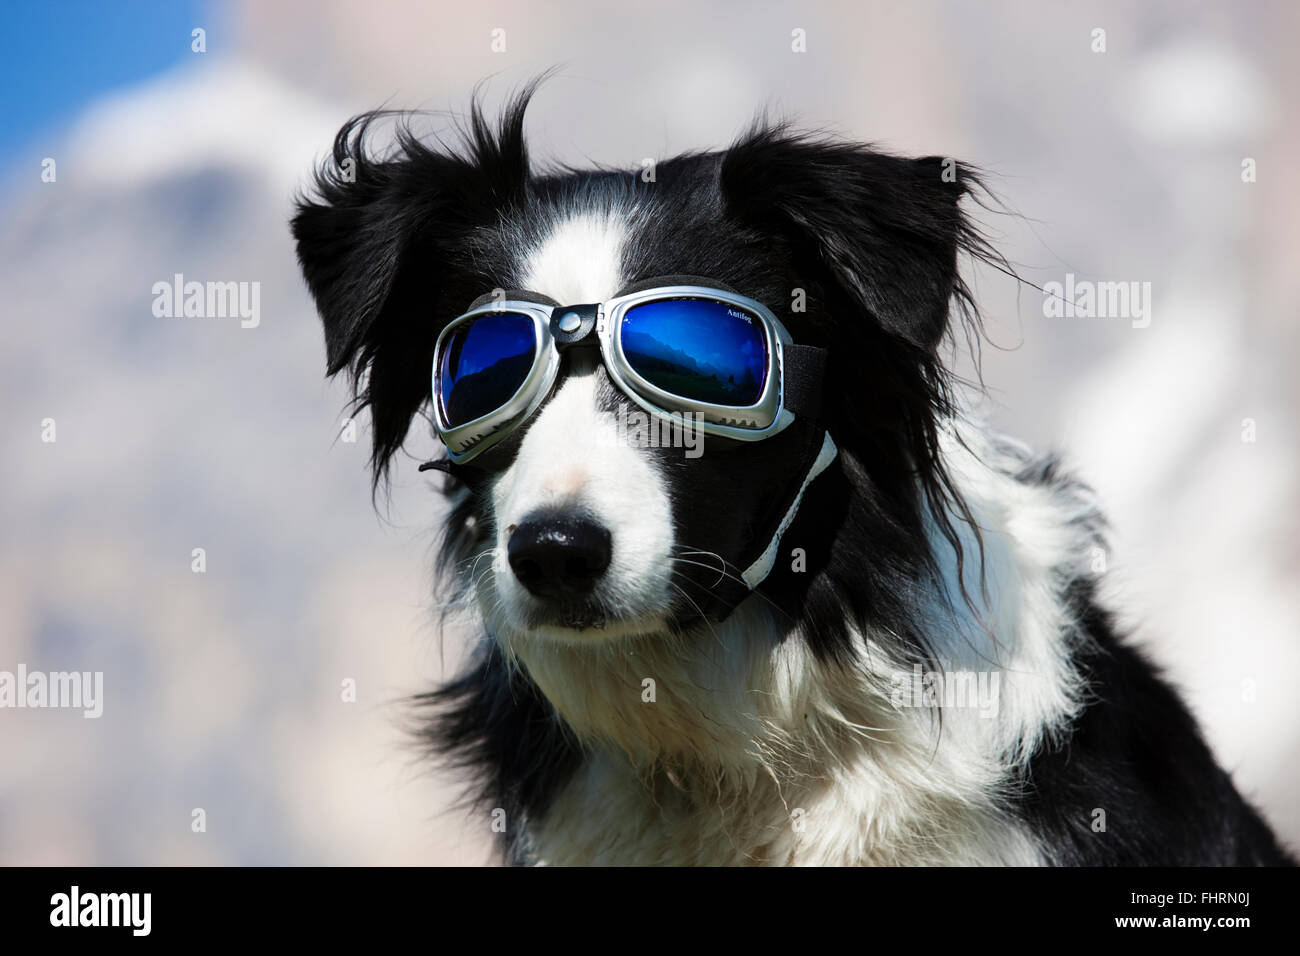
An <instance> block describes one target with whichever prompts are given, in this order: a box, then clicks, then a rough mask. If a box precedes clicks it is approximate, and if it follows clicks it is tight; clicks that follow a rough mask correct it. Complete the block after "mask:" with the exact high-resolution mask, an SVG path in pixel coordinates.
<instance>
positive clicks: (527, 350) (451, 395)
mask: <svg viewBox="0 0 1300 956" xmlns="http://www.w3.org/2000/svg"><path fill="white" fill-rule="evenodd" d="M536 345H537V334H536V330H535V329H534V327H533V320H532V319H531V318H530V317H528V316H526V315H522V314H520V313H518V312H493V313H488V314H486V315H483V316H480V317H479V318H477V319H473V320H472V321H469V322H466V323H464V324H463V325H460V326H458V327H457V328H456V329H455V330H454V331H452V333H451V334H450V335H448V336H447V337H446V338H445V339H443V342H442V353H441V354H440V355H439V356H438V359H437V361H438V376H437V378H438V382H437V391H438V402H439V404H440V405H441V407H442V416H443V418H444V419H445V420H446V422H447V424H448V425H449V426H451V427H452V428H455V427H457V426H459V425H464V424H465V423H466V422H472V421H473V420H474V419H476V418H482V417H483V416H484V415H487V414H488V413H489V412H494V411H496V410H497V409H498V408H500V407H501V406H502V405H504V404H505V403H506V402H508V401H510V399H511V398H512V397H513V396H514V394H515V392H517V391H519V386H521V385H523V383H524V380H525V379H526V378H528V373H529V371H530V370H531V369H532V367H533V354H534V352H535V351H536Z"/></svg>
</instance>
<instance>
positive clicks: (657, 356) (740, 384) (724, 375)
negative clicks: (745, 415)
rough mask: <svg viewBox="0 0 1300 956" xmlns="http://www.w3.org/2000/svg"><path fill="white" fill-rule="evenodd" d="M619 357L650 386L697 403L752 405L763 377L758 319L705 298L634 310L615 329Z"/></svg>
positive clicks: (763, 341) (762, 345)
mask: <svg viewBox="0 0 1300 956" xmlns="http://www.w3.org/2000/svg"><path fill="white" fill-rule="evenodd" d="M619 331H620V342H621V343H622V346H623V355H624V356H625V357H626V358H627V362H628V364H629V365H630V366H631V367H632V369H633V371H635V372H636V373H637V374H638V375H640V376H642V377H643V378H645V379H646V380H647V381H649V382H650V383H651V384H652V385H655V386H656V387H658V388H661V389H663V390H664V391H665V392H670V393H672V394H673V395H679V396H681V397H682V398H688V399H691V400H692V401H697V402H709V403H711V404H714V405H731V406H736V407H743V406H747V405H754V404H756V403H757V402H758V399H759V397H760V396H761V395H762V394H763V383H764V381H765V379H766V378H767V339H766V336H765V335H764V332H763V325H762V323H761V322H760V321H759V319H758V318H757V317H755V316H753V315H751V314H749V313H748V312H746V311H745V310H743V309H741V308H739V307H737V306H734V305H727V304H725V303H722V302H714V301H711V300H709V299H667V300H664V301H660V302H647V303H645V304H644V305H637V306H633V307H632V308H630V309H628V311H627V314H626V315H624V317H623V322H622V326H621V328H620V330H619Z"/></svg>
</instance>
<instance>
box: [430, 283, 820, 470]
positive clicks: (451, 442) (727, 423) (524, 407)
mask: <svg viewBox="0 0 1300 956" xmlns="http://www.w3.org/2000/svg"><path fill="white" fill-rule="evenodd" d="M668 299H704V300H708V301H711V302H718V303H723V304H725V305H730V306H734V307H736V308H737V309H740V310H742V311H744V312H745V313H747V314H748V315H750V316H752V317H754V318H755V319H757V320H758V321H759V322H760V324H761V325H762V326H763V335H764V338H765V339H766V343H767V374H766V375H765V376H764V379H763V391H762V393H761V394H760V395H759V397H758V400H757V401H756V402H754V404H752V405H746V406H743V407H737V406H732V405H715V404H713V403H711V402H700V401H695V400H693V399H689V398H685V397H683V396H681V395H674V394H673V393H671V392H666V391H664V390H663V389H661V388H658V387H657V386H655V385H654V384H653V383H651V382H650V381H648V380H647V379H646V378H645V377H644V376H642V375H640V374H639V373H637V372H636V370H635V369H633V368H632V366H631V364H630V363H629V362H628V360H627V356H626V355H624V353H623V345H622V339H621V336H620V335H619V334H618V332H619V330H620V329H621V327H622V322H623V317H624V316H625V315H626V314H627V312H628V310H629V309H632V308H634V307H635V306H638V305H644V304H646V303H648V302H658V301H663V300H668ZM565 311H566V307H565V306H553V305H549V304H543V303H538V302H528V301H522V300H518V299H502V300H499V301H492V302H489V303H486V304H484V305H481V306H478V307H477V308H473V309H470V310H469V311H468V312H466V313H464V314H463V315H460V316H457V317H456V318H455V319H453V320H452V321H451V322H450V323H448V325H447V326H446V328H444V329H443V330H442V332H441V333H440V334H439V335H438V341H437V343H436V344H435V345H434V351H433V355H434V359H433V375H432V394H433V424H434V428H435V430H436V431H437V433H438V437H439V438H440V439H442V442H443V444H445V445H446V446H447V453H448V455H449V456H450V457H451V460H452V461H453V462H455V463H457V464H463V463H464V462H467V461H469V460H470V459H471V458H474V457H475V456H477V455H479V454H481V453H482V452H484V451H487V450H488V449H489V448H491V447H492V446H493V445H495V444H496V443H497V442H499V441H501V440H502V439H504V438H506V437H507V436H508V435H510V434H511V433H512V432H513V431H514V430H515V429H516V428H517V427H518V426H519V425H520V424H522V423H523V422H524V421H526V420H527V419H528V418H530V417H531V416H532V414H533V413H534V412H536V411H537V409H538V407H539V406H540V405H541V403H542V402H543V401H544V400H545V399H546V396H547V395H549V394H550V392H551V388H552V387H553V386H554V385H555V380H556V378H557V376H558V375H559V371H560V347H559V346H558V345H557V342H556V338H555V335H554V333H553V331H552V328H551V323H552V319H553V317H554V316H555V315H556V313H557V312H558V313H559V314H560V316H561V319H562V320H563V318H564V317H565V316H564V313H565ZM501 312H513V313H518V314H521V315H525V316H528V317H529V318H531V319H532V320H533V329H534V352H533V364H532V368H531V369H530V370H529V372H528V375H527V377H526V378H525V379H524V381H523V383H522V384H520V386H519V388H518V389H517V390H516V391H515V393H514V395H512V396H511V397H510V399H509V400H508V401H506V402H504V403H503V404H502V405H501V406H500V407H498V408H496V409H494V410H493V411H491V412H489V413H488V414H486V415H483V416H481V417H479V418H476V419H474V420H472V421H469V422H466V423H465V424H463V425H456V426H453V425H451V424H449V423H448V422H447V420H446V417H445V415H444V413H443V408H442V400H441V398H440V396H439V389H438V370H439V367H440V365H441V357H442V347H443V343H444V342H445V341H446V339H447V337H448V336H449V335H450V334H452V333H453V332H454V331H455V330H456V329H458V328H460V327H461V326H462V325H465V324H466V323H469V322H473V321H474V320H475V319H477V318H479V317H480V316H484V315H492V314H495V313H501ZM593 331H594V335H595V336H596V340H597V342H598V343H599V347H600V354H601V357H602V359H603V360H604V364H605V368H606V371H607V372H608V374H609V377H610V379H611V380H612V381H613V382H614V384H615V385H617V386H618V388H619V389H620V390H621V391H622V392H623V393H624V394H626V395H627V396H628V397H629V398H631V399H632V401H634V402H635V403H636V404H637V405H639V406H640V407H641V408H643V409H644V410H645V411H646V412H648V413H650V414H652V415H655V416H657V417H659V418H662V419H666V420H668V421H675V422H680V421H681V416H682V415H683V414H692V415H695V416H698V417H697V418H696V421H697V422H698V424H699V427H700V429H701V431H703V432H704V433H705V434H706V435H715V436H719V437H723V438H731V439H735V440H738V441H760V440H762V439H764V438H770V437H771V436H772V435H775V434H777V433H778V432H781V431H783V430H784V429H785V428H787V427H788V426H789V425H790V424H791V423H792V422H793V421H794V414H793V413H792V412H791V411H790V410H789V409H787V408H785V405H784V388H783V384H784V373H785V360H784V348H785V346H786V345H790V344H792V343H793V342H794V339H793V338H792V337H791V335H790V333H789V332H788V331H787V330H786V328H785V326H783V325H782V324H781V322H780V320H778V319H777V317H776V316H775V315H773V314H772V312H771V310H770V309H768V308H767V307H766V306H764V305H763V304H762V303H760V302H756V301H755V300H753V299H750V298H748V297H746V296H743V295H739V294H737V293H734V292H728V291H726V290H722V289H716V288H712V287H710V286H697V285H668V286H658V287H655V288H651V289H642V290H640V291H637V292H632V293H629V294H627V295H621V296H617V297H616V298H613V299H609V300H607V301H605V302H602V303H598V304H597V306H596V324H595V329H594V330H593Z"/></svg>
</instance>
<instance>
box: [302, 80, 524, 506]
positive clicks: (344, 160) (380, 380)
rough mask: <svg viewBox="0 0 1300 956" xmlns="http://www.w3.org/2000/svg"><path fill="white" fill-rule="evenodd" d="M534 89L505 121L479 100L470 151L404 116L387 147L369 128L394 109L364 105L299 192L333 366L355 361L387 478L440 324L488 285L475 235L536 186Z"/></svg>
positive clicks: (422, 390)
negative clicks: (304, 193)
mask: <svg viewBox="0 0 1300 956" xmlns="http://www.w3.org/2000/svg"><path fill="white" fill-rule="evenodd" d="M531 93H532V89H531V88H528V89H526V90H525V91H524V92H522V93H521V94H519V95H518V96H517V97H515V98H514V99H513V100H512V101H511V102H510V104H508V106H507V108H506V109H505V111H504V113H503V116H502V119H501V122H500V125H499V127H497V128H493V127H491V126H490V125H489V124H488V123H487V122H486V120H485V119H484V118H483V115H482V112H481V110H480V108H479V106H478V104H477V103H475V105H474V108H473V110H472V111H471V114H470V122H469V124H468V128H467V129H465V130H464V131H463V133H462V144H461V145H462V147H463V148H462V149H460V150H459V151H446V150H442V149H434V148H431V147H429V146H426V145H424V144H423V143H421V142H420V141H419V140H418V139H417V138H416V136H415V135H414V134H412V133H411V132H410V129H409V127H408V126H407V125H406V124H405V122H402V121H401V118H399V126H398V131H397V138H396V145H395V148H394V150H393V151H392V152H391V153H390V154H389V155H387V156H384V157H382V158H376V157H374V156H372V155H370V154H369V152H368V149H367V133H368V132H369V131H370V129H371V127H372V125H373V124H374V122H375V121H376V120H378V119H381V118H383V117H385V116H387V115H390V114H385V113H382V112H379V113H369V114H365V115H363V116H359V117H357V118H355V119H353V120H351V121H350V122H349V123H347V124H346V125H345V126H344V127H343V128H342V129H341V130H340V131H339V134H338V136H337V137H336V138H335V141H334V149H333V151H332V153H331V155H330V157H329V159H327V160H326V161H325V163H324V164H323V165H322V168H321V169H320V170H319V171H318V172H317V175H316V180H315V190H314V194H313V195H312V196H309V197H305V198H303V199H301V200H300V201H299V203H298V211H297V215H296V216H295V217H294V219H293V235H294V238H295V239H296V240H297V244H298V261H299V263H300V265H301V267H302V272H303V276H304V277H305V278H306V280H307V286H308V288H309V289H310V290H311V294H312V297H313V298H314V299H315V301H316V308H317V311H318V312H319V313H320V317H321V321H322V323H323V324H324V327H325V350H326V366H327V371H328V374H330V375H334V374H336V373H338V372H340V371H343V370H347V372H348V374H349V377H350V378H351V380H352V384H353V389H354V395H355V397H356V400H357V401H356V408H357V409H358V410H359V409H360V408H365V407H369V409H370V415H371V421H372V425H373V429H372V431H373V447H372V454H371V466H372V468H373V471H374V478H375V481H376V483H378V481H379V480H380V478H381V477H382V475H383V474H384V472H385V470H386V468H387V464H388V461H389V459H390V458H391V456H392V454H393V453H394V452H395V451H396V450H397V449H398V448H400V447H401V445H402V442H403V441H404V440H405V438H406V433H407V431H408V429H409V428H410V424H411V420H412V418H414V416H415V415H416V413H417V412H419V410H420V408H421V406H422V405H423V403H424V402H425V400H426V399H427V397H428V394H429V372H430V368H431V367H432V362H433V347H434V343H435V341H436V339H437V334H438V330H439V328H440V327H441V325H442V324H443V323H445V322H446V321H447V320H449V319H450V318H451V317H453V316H454V315H456V314H458V313H459V312H460V311H462V310H463V309H464V306H465V305H466V303H468V302H469V301H470V300H471V299H473V298H474V297H475V296H477V295H479V294H480V293H481V292H482V291H483V290H482V287H481V286H482V283H483V281H484V278H485V277H482V276H477V275H475V274H474V270H473V266H472V263H471V262H470V257H469V256H468V255H467V253H466V247H467V242H466V240H467V239H469V238H470V235H471V234H472V232H473V231H474V230H475V229H478V228H481V227H484V226H488V225H491V224H494V223H495V222H496V221H497V220H498V217H499V215H500V213H501V211H502V210H503V209H504V208H506V207H508V206H511V205H513V204H515V203H518V202H521V201H522V200H523V197H524V196H525V194H526V190H527V183H528V158H527V153H526V150H525V147H524V140H523V119H524V111H525V109H526V108H527V104H528V99H529V97H530V96H531Z"/></svg>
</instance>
